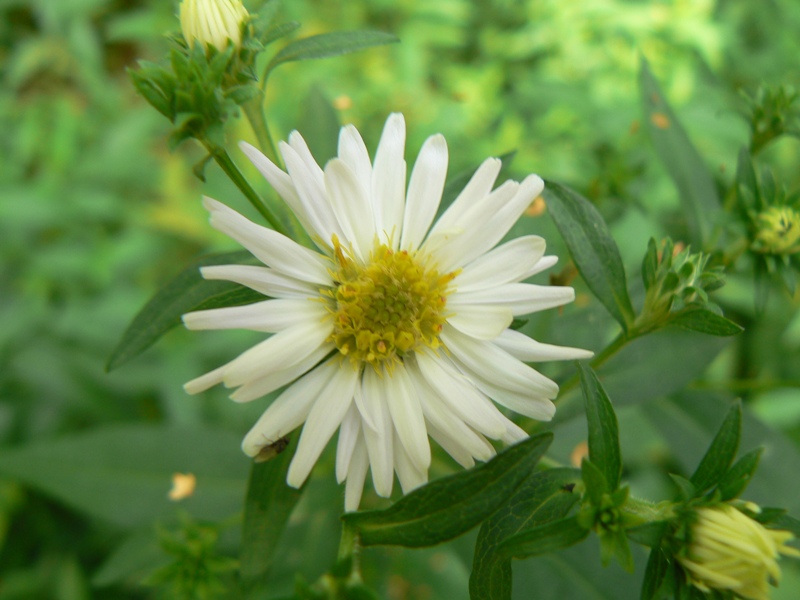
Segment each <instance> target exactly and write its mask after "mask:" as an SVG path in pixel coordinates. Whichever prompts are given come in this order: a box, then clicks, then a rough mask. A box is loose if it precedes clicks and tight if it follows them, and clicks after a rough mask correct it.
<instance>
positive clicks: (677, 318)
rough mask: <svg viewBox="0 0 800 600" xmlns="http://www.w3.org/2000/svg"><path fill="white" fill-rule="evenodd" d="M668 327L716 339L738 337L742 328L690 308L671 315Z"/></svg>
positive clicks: (708, 312) (712, 313)
mask: <svg viewBox="0 0 800 600" xmlns="http://www.w3.org/2000/svg"><path fill="white" fill-rule="evenodd" d="M668 324H669V325H673V326H675V327H680V328H681V329H688V330H689V331H697V332H699V333H706V334H708V335H716V336H718V337H728V336H731V335H738V334H740V333H742V332H743V331H744V328H743V327H741V326H739V325H737V324H736V323H734V322H733V321H731V320H730V319H726V318H725V317H723V316H721V315H718V314H716V313H714V312H711V311H710V310H706V309H705V308H697V307H690V308H686V309H684V310H681V311H679V312H676V313H673V314H672V315H671V316H670V318H669V322H668Z"/></svg>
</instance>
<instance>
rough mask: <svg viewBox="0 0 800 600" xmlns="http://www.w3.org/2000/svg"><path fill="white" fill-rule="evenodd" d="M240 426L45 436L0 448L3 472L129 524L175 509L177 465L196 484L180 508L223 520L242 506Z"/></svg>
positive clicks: (116, 429)
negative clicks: (172, 489) (173, 490)
mask: <svg viewBox="0 0 800 600" xmlns="http://www.w3.org/2000/svg"><path fill="white" fill-rule="evenodd" d="M239 445H240V439H239V436H237V435H236V434H233V433H230V432H228V431H220V430H214V429H207V428H197V429H178V428H174V427H163V426H153V425H128V426H114V427H112V426H108V427H106V428H105V429H103V430H99V431H92V432H89V433H78V434H72V435H70V436H68V437H62V438H57V439H54V440H43V441H40V442H36V443H33V444H29V445H27V446H22V447H19V448H15V449H4V450H3V451H2V452H0V473H2V474H3V475H6V476H9V477H12V478H15V479H18V480H19V481H21V482H23V483H25V484H26V485H30V486H32V487H35V488H37V489H39V490H41V491H43V492H45V493H46V494H48V495H50V496H52V497H54V498H56V499H58V500H59V501H61V502H63V503H65V504H66V505H68V506H71V507H73V508H74V509H76V510H79V511H81V512H83V513H85V514H88V515H90V516H92V517H95V518H99V519H103V520H106V521H109V522H111V523H114V524H117V525H121V526H124V527H130V526H137V525H147V524H152V523H153V522H154V521H155V520H157V519H163V518H167V517H169V516H173V515H174V514H175V511H176V508H177V505H176V504H175V502H174V501H171V500H170V499H169V498H168V497H167V493H168V492H169V490H170V487H171V486H172V476H173V474H175V473H192V474H193V475H194V476H195V477H196V480H197V487H196V489H195V491H194V494H192V495H191V496H190V497H188V498H186V499H184V500H181V502H180V508H181V509H182V510H185V511H187V512H189V513H190V514H192V515H193V516H195V517H196V518H199V519H209V520H219V519H223V518H227V517H229V516H230V515H232V514H234V513H236V512H237V511H238V510H240V509H241V503H242V496H243V495H244V480H245V477H246V473H247V461H246V460H245V458H244V457H243V456H242V453H241V450H240V449H239Z"/></svg>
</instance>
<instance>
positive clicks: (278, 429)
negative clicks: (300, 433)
mask: <svg viewBox="0 0 800 600" xmlns="http://www.w3.org/2000/svg"><path fill="white" fill-rule="evenodd" d="M336 368H337V367H336V365H335V364H334V365H331V361H329V362H328V363H326V364H325V365H321V366H319V367H317V368H316V369H314V370H313V371H311V372H310V373H308V374H307V375H306V376H305V377H303V378H301V379H299V380H298V381H297V382H296V383H295V384H294V385H292V386H290V387H289V388H287V389H286V391H284V392H283V393H282V394H281V395H280V396H278V397H277V398H276V399H275V401H274V402H273V403H272V404H270V405H269V408H267V410H266V411H264V414H263V415H261V418H260V419H259V420H258V421H257V422H256V424H255V425H253V427H252V428H251V429H250V431H249V432H248V433H247V435H246V436H245V438H244V441H243V442H242V450H244V453H245V454H247V455H248V456H255V455H256V454H258V452H259V451H260V450H261V448H263V447H264V446H268V445H269V444H273V443H275V442H276V441H278V440H279V439H281V438H282V437H283V436H285V435H286V434H288V433H291V432H292V431H294V430H295V429H297V427H299V426H300V425H301V424H302V423H303V421H305V420H306V417H307V416H308V413H309V411H310V410H311V406H312V405H313V404H314V402H316V401H317V398H319V395H320V394H321V393H322V390H323V389H325V387H326V386H327V385H328V382H329V381H330V380H331V378H332V377H333V374H334V372H335V369H336Z"/></svg>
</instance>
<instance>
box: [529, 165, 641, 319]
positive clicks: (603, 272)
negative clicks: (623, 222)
mask: <svg viewBox="0 0 800 600" xmlns="http://www.w3.org/2000/svg"><path fill="white" fill-rule="evenodd" d="M544 195H545V203H546V204H547V210H548V211H549V212H550V216H552V217H553V221H555V224H556V227H558V231H559V232H560V233H561V236H562V237H563V238H564V241H565V242H566V244H567V247H568V248H569V252H570V254H571V255H572V260H574V261H575V266H576V267H578V271H579V272H580V274H581V277H583V279H584V281H586V285H588V286H589V289H590V290H592V293H593V294H594V295H595V296H596V297H597V299H598V300H600V302H601V303H602V304H603V306H605V307H606V309H607V310H608V312H610V313H611V316H612V317H614V318H615V319H616V320H617V321H618V322H619V324H620V325H622V328H623V329H625V330H626V331H627V330H628V328H629V327H630V326H631V325H632V324H633V321H634V318H635V316H636V315H635V314H634V312H633V306H632V305H631V300H630V297H629V296H628V283H627V281H626V279H625V268H624V267H623V265H622V258H621V257H620V254H619V248H617V244H616V242H614V239H613V238H612V237H611V233H610V232H609V230H608V227H607V226H606V223H605V221H604V220H603V217H601V216H600V213H599V212H597V209H596V208H595V207H594V206H593V205H592V203H591V202H589V201H588V200H587V199H586V198H584V197H582V196H581V195H580V194H578V193H576V192H574V191H573V190H571V189H569V188H567V187H565V186H562V185H560V184H558V183H555V182H552V181H548V182H547V184H546V186H545V191H544Z"/></svg>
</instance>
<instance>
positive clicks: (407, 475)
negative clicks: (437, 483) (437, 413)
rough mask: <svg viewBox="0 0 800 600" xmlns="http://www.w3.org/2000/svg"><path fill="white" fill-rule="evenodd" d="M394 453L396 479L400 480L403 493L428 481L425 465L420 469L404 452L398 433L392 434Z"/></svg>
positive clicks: (404, 448)
mask: <svg viewBox="0 0 800 600" xmlns="http://www.w3.org/2000/svg"><path fill="white" fill-rule="evenodd" d="M426 441H427V440H426ZM394 455H395V460H394V468H395V471H397V479H398V480H400V487H402V488H403V493H404V494H408V493H409V492H411V491H413V490H414V489H416V488H418V487H419V486H421V485H424V484H425V482H426V481H428V469H427V467H426V468H424V469H422V468H420V467H419V466H417V464H416V463H415V462H414V461H413V459H412V458H411V457H410V456H409V455H408V453H407V452H406V447H405V445H404V444H403V442H401V441H400V436H399V435H395V436H394Z"/></svg>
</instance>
